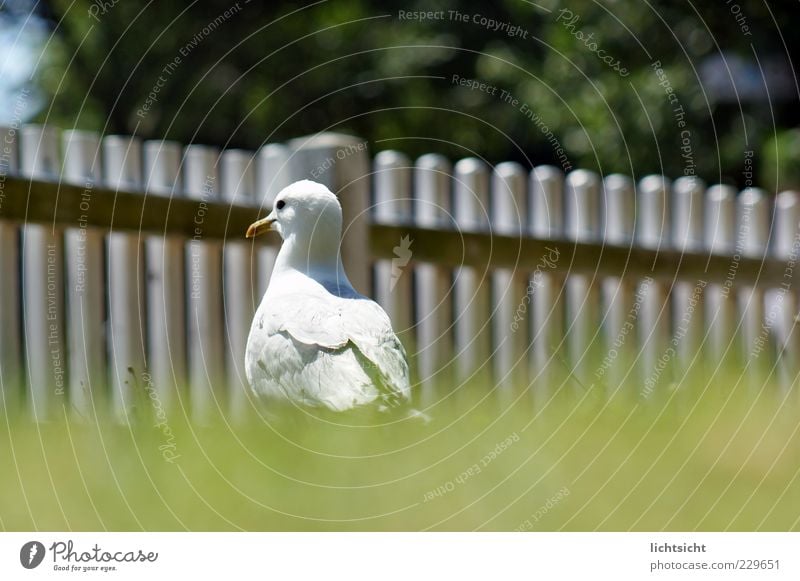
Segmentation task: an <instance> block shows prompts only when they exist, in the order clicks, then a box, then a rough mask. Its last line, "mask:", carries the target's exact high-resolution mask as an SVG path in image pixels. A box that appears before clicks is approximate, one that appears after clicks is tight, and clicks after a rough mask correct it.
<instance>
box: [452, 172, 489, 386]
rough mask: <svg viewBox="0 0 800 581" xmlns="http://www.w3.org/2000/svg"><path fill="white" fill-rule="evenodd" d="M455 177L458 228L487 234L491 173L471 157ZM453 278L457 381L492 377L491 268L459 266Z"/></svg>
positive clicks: (463, 381)
mask: <svg viewBox="0 0 800 581" xmlns="http://www.w3.org/2000/svg"><path fill="white" fill-rule="evenodd" d="M453 171H454V176H453V214H454V216H455V221H456V227H457V228H459V229H460V230H466V231H476V230H477V231H480V230H483V231H485V230H486V229H487V228H488V226H489V170H488V169H487V167H486V164H484V163H483V162H482V161H481V160H479V159H477V158H474V157H470V158H466V159H462V160H460V161H458V162H457V163H456V165H455V168H454V170H453ZM453 274H454V279H453V302H454V305H453V307H454V308H453V312H454V313H455V320H454V321H453V351H454V358H455V362H454V363H455V373H456V381H457V382H458V385H459V387H463V385H464V383H465V382H468V381H480V382H483V381H486V380H489V379H490V378H491V365H490V363H489V358H490V356H491V353H492V335H491V325H490V322H489V319H490V317H489V314H490V313H491V312H492V304H491V297H490V295H489V290H490V285H489V280H488V279H489V267H488V265H487V266H486V268H484V269H482V270H478V269H476V268H474V267H471V266H459V267H457V268H456V269H455V271H454V273H453Z"/></svg>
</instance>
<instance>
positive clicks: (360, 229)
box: [0, 125, 800, 420]
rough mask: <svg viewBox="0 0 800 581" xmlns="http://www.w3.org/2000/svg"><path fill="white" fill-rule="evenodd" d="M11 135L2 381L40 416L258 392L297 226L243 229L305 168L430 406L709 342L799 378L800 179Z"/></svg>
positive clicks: (658, 382) (362, 286) (355, 273)
mask: <svg viewBox="0 0 800 581" xmlns="http://www.w3.org/2000/svg"><path fill="white" fill-rule="evenodd" d="M0 141H2V153H0V276H2V278H0V387H1V388H2V396H3V403H4V404H5V405H6V406H16V405H19V404H22V405H24V406H25V407H26V408H27V409H29V410H30V412H31V414H32V415H33V417H34V418H36V419H38V420H45V419H47V418H51V417H53V416H55V415H63V414H64V413H67V414H75V415H77V416H78V417H90V416H91V415H92V414H93V413H96V412H97V411H98V410H97V407H96V405H97V404H98V402H100V401H102V402H110V405H111V406H112V408H113V412H114V413H115V414H116V415H117V416H118V417H120V418H122V419H124V418H125V417H126V416H127V414H128V413H129V410H130V408H131V405H132V402H133V401H134V400H135V396H136V394H137V390H140V391H139V395H141V394H145V395H146V397H147V398H149V400H150V401H151V402H152V405H153V406H154V407H156V408H157V409H163V410H166V409H180V410H183V411H184V412H185V413H186V414H188V415H191V417H193V418H196V419H198V420H202V419H203V418H204V417H207V416H208V415H209V414H211V413H213V412H214V411H215V410H218V409H219V410H224V411H227V412H228V413H230V414H231V415H232V416H235V417H238V416H241V415H243V414H245V413H247V410H249V409H251V408H252V406H253V404H254V402H253V401H252V398H251V396H250V394H249V391H248V390H247V387H246V380H245V375H244V369H243V362H244V348H245V342H246V338H247V333H248V331H249V326H250V321H251V318H252V315H253V313H254V311H255V308H256V306H257V304H258V301H259V300H260V297H261V295H262V294H263V292H264V290H265V289H266V285H267V284H268V281H269V274H270V271H271V267H272V264H273V261H274V258H275V255H276V252H277V244H278V240H277V239H276V238H277V237H264V239H263V240H262V239H261V238H259V239H258V240H256V241H251V240H246V239H245V238H244V232H245V230H246V228H247V225H248V224H249V223H251V222H252V221H254V220H255V219H257V218H258V217H260V216H263V215H264V214H266V213H267V212H268V211H269V210H270V209H271V204H272V200H273V199H274V196H275V195H276V193H277V192H278V191H280V189H281V188H283V187H284V186H285V185H287V184H289V183H291V182H292V181H294V180H296V179H304V178H307V179H314V180H316V181H320V182H323V183H325V184H326V185H328V186H329V187H330V188H331V189H332V190H333V191H335V192H336V193H337V194H338V195H339V197H340V199H341V201H342V205H343V209H344V214H345V222H344V223H345V236H344V240H343V244H342V251H343V256H344V261H345V266H346V268H347V270H348V274H349V276H350V279H351V281H352V282H353V284H354V286H356V288H357V289H358V290H360V291H362V292H363V293H365V294H368V295H370V296H373V297H374V298H375V299H376V300H377V301H378V302H380V303H381V304H382V305H383V306H384V308H385V309H386V310H387V312H388V313H389V315H390V316H391V318H392V320H393V323H394V326H395V328H396V329H397V330H398V332H399V334H400V336H401V338H402V339H403V341H404V343H405V344H406V347H407V349H408V350H409V353H410V355H411V359H412V362H413V367H414V376H415V381H417V382H418V383H419V384H420V385H419V387H418V389H417V393H418V394H420V398H421V402H422V403H423V404H424V405H433V404H435V402H436V401H439V400H440V398H441V397H442V394H443V393H447V392H448V391H450V392H452V391H454V390H457V389H458V388H459V387H460V386H463V385H466V384H468V383H471V382H473V381H475V382H476V383H478V384H482V385H486V386H487V389H488V388H490V387H492V386H494V387H496V388H497V389H496V390H494V391H493V393H496V394H504V393H511V392H512V390H511V388H512V387H513V386H515V385H516V386H530V387H531V388H532V391H539V392H542V393H545V392H547V391H548V390H550V391H552V390H553V389H555V388H556V387H557V386H554V385H552V378H553V377H555V375H556V373H555V370H557V369H558V370H560V371H561V372H563V371H564V370H565V369H566V371H567V373H568V376H569V377H570V378H572V379H573V380H574V382H575V383H576V384H578V385H582V386H584V387H589V386H591V385H594V384H598V383H600V384H603V385H605V386H606V387H607V388H611V389H616V387H617V386H621V385H623V384H627V385H632V386H633V387H632V389H635V390H638V391H639V393H640V395H642V396H643V397H646V396H648V395H649V394H651V393H652V392H653V391H654V390H658V389H665V388H666V387H667V386H669V385H670V384H673V385H674V384H675V383H679V382H680V381H681V378H682V377H684V376H685V373H684V371H685V370H686V369H688V368H690V367H692V366H696V365H698V363H700V362H702V364H703V365H705V366H706V367H709V366H710V367H711V368H712V371H713V369H717V368H719V366H720V365H722V364H723V362H725V361H726V360H729V359H736V360H738V361H741V362H744V363H745V366H746V367H748V368H749V369H751V370H755V369H758V370H760V371H762V372H764V373H763V374H762V375H763V377H767V376H768V375H770V374H773V375H774V376H775V377H777V378H779V380H780V383H782V384H784V385H786V386H791V385H793V383H794V381H795V379H796V377H797V373H798V356H800V350H799V349H800V345H798V342H797V341H798V340H797V333H795V331H794V326H795V315H796V313H797V310H798V304H797V288H796V285H794V281H793V274H794V267H795V262H796V258H797V252H798V248H799V247H800V238H799V237H798V235H799V231H798V224H800V194H798V193H796V192H782V193H780V194H778V195H777V197H774V196H770V195H768V194H767V193H766V192H764V191H763V190H760V189H757V188H749V189H747V190H745V191H743V192H741V193H738V192H736V191H735V190H734V189H733V188H732V187H729V186H724V185H717V186H712V187H710V188H707V187H706V186H705V184H703V183H702V181H701V180H699V179H696V178H693V177H683V178H680V179H677V180H675V181H674V182H672V181H670V180H668V179H666V178H664V177H662V176H646V177H644V178H642V179H640V180H639V181H638V183H635V182H634V181H633V180H632V179H631V178H629V177H626V176H623V175H610V176H607V177H606V178H605V179H601V178H600V177H599V176H598V175H596V174H594V173H593V172H590V171H585V170H576V171H572V172H571V173H569V174H568V175H566V176H565V175H563V173H562V172H561V171H560V170H558V169H556V168H554V167H550V166H539V167H536V168H534V169H533V170H532V171H528V170H526V169H525V168H523V167H522V166H521V165H519V164H517V163H513V162H506V163H501V164H499V165H497V166H495V167H493V168H492V167H489V166H488V165H487V164H486V163H485V162H483V161H482V160H479V159H476V158H468V159H462V160H460V161H458V162H457V163H456V164H455V165H451V164H450V162H449V161H448V160H447V159H445V158H444V157H442V156H440V155H437V154H427V155H423V156H422V157H420V158H419V159H417V160H416V161H414V162H412V161H411V160H409V159H408V158H407V157H406V156H405V155H403V154H402V153H400V152H397V151H382V152H380V153H378V154H377V155H376V156H375V158H374V160H370V157H369V152H368V149H367V146H366V144H365V143H364V142H363V141H360V140H358V139H356V138H354V137H350V136H345V135H339V134H320V135H315V136H311V137H308V138H298V139H295V140H293V141H291V142H289V143H287V144H268V145H265V146H264V147H262V148H261V149H260V150H259V151H258V152H249V151H242V150H226V151H223V152H221V153H220V151H218V150H217V149H215V148H212V147H207V146H202V145H188V146H186V147H184V146H182V145H180V144H177V143H173V142H167V141H146V142H144V143H142V142H140V140H139V139H138V138H135V137H124V136H106V137H103V138H101V137H100V136H98V135H96V134H94V133H90V132H84V131H58V130H56V129H55V128H51V127H43V126H35V125H26V126H22V127H4V128H0ZM762 375H757V376H755V377H757V378H760V377H762ZM560 376H563V373H561V375H560ZM481 382H482V383H481ZM436 386H438V387H440V388H441V387H442V386H444V388H445V391H442V390H441V389H435V387H436ZM104 405H105V404H104Z"/></svg>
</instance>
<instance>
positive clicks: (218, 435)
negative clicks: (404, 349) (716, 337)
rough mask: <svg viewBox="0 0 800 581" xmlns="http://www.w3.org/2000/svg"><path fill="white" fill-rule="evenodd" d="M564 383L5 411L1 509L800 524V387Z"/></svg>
mask: <svg viewBox="0 0 800 581" xmlns="http://www.w3.org/2000/svg"><path fill="white" fill-rule="evenodd" d="M551 387H552V389H549V390H546V392H545V391H544V390H541V389H540V388H539V387H538V386H533V387H531V388H527V389H519V390H510V391H508V392H506V393H503V394H500V393H499V390H498V389H497V388H494V389H493V388H492V387H491V386H490V387H487V386H483V385H467V386H463V387H462V388H461V389H459V390H456V391H450V392H448V391H447V390H441V391H440V395H441V399H440V400H439V403H437V405H435V406H434V407H432V408H431V409H429V410H428V413H429V415H430V416H431V418H432V419H431V421H430V422H429V423H427V424H426V423H424V422H422V421H420V420H418V419H412V420H408V419H406V418H405V416H401V415H397V416H394V415H385V414H374V415H370V414H367V413H361V414H356V415H352V416H351V415H342V416H338V415H337V416H317V417H312V416H310V415H308V414H307V413H303V412H298V411H296V412H293V413H287V412H282V413H281V414H280V416H279V417H278V418H275V417H272V418H268V417H266V416H261V415H257V414H254V415H253V417H250V418H248V419H246V420H244V421H243V422H240V423H237V424H234V423H232V422H230V421H229V420H228V419H227V418H226V417H225V416H223V415H220V416H218V417H216V418H213V419H211V420H209V421H208V422H205V423H204V424H202V425H200V424H197V423H191V422H188V421H186V418H185V414H184V413H183V411H182V410H181V408H180V407H178V408H177V409H173V410H171V411H169V412H168V413H167V415H166V423H164V422H163V421H162V422H161V425H160V426H156V424H157V423H159V420H158V419H157V418H155V417H154V416H153V415H152V413H150V411H151V410H150V409H149V408H148V405H147V404H148V402H147V401H146V400H145V399H143V398H141V399H140V401H139V404H138V406H137V409H136V410H135V412H134V418H133V420H132V422H131V423H130V424H129V425H120V424H118V423H115V422H114V421H112V420H111V418H109V417H105V416H104V415H103V414H100V416H99V417H97V418H95V419H94V420H92V421H86V420H83V421H81V420H78V419H75V418H71V417H69V418H68V417H67V416H68V414H65V415H64V417H62V418H60V419H57V420H54V421H51V422H49V423H45V424H34V423H31V422H29V421H28V420H27V419H26V418H25V416H24V415H23V414H20V413H14V412H11V411H7V412H6V413H5V414H4V416H5V417H4V420H3V423H5V424H6V425H5V429H4V430H3V435H2V437H1V438H0V462H2V466H3V470H2V472H0V490H2V495H0V526H2V528H3V529H4V530H30V529H39V530H63V529H67V530H105V529H107V530H185V529H188V530H240V529H243V530H420V529H426V530H547V531H557V530H570V531H575V530H580V531H583V530H589V531H593V530H615V531H617V530H623V531H626V530H778V531H785V530H800V478H798V473H799V472H800V435H799V434H798V430H799V429H800V421H799V420H800V413H799V412H800V405H798V399H799V398H798V395H797V389H795V391H794V392H785V391H781V390H779V389H778V388H777V387H776V386H775V385H772V384H771V383H766V384H764V385H761V384H757V385H755V386H753V385H752V383H747V382H744V381H740V377H739V376H738V375H735V374H731V375H729V376H725V377H721V376H718V377H715V378H713V380H702V381H700V380H698V379H695V380H694V381H693V382H692V384H691V385H681V386H678V387H677V388H676V387H671V388H666V387H665V388H663V389H660V390H659V391H657V392H656V393H654V394H653V395H652V396H650V397H649V398H648V399H646V400H642V399H640V398H639V397H638V395H637V394H636V393H615V394H613V395H609V391H608V389H601V388H600V387H597V386H595V387H592V388H590V389H583V388H580V387H576V386H575V385H574V384H571V383H569V382H564V383H561V382H554V383H553V384H552V385H551ZM618 391H621V390H618ZM549 393H552V395H548V394H549ZM498 402H503V403H498Z"/></svg>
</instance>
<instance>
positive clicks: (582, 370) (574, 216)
mask: <svg viewBox="0 0 800 581" xmlns="http://www.w3.org/2000/svg"><path fill="white" fill-rule="evenodd" d="M599 182H600V179H599V177H598V176H597V174H595V173H594V172H591V171H588V170H582V169H579V170H575V171H572V172H570V174H569V175H568V176H567V180H566V196H565V204H564V206H565V214H566V235H567V239H569V240H572V241H575V242H596V241H597V238H598V233H599V222H600V215H599V211H598V205H599V198H600V188H599ZM597 287H598V285H597V282H596V281H595V277H594V275H593V274H570V275H569V276H568V277H567V282H566V333H567V336H566V341H567V347H568V353H569V365H570V367H571V371H572V373H573V376H574V378H576V379H577V380H578V381H579V383H580V385H581V387H583V388H588V387H590V384H591V380H592V376H590V373H589V369H590V366H591V365H592V364H595V363H596V361H594V357H593V354H592V349H591V346H592V343H593V342H594V337H596V336H597V331H598V322H599V318H598V311H599V305H598V302H599V301H598V299H599V296H598V294H599V293H598V288H597Z"/></svg>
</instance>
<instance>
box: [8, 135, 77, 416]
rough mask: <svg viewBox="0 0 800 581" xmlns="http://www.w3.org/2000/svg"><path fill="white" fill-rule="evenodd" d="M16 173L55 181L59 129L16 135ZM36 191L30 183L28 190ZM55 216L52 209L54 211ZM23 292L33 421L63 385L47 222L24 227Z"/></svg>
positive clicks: (56, 240)
mask: <svg viewBox="0 0 800 581" xmlns="http://www.w3.org/2000/svg"><path fill="white" fill-rule="evenodd" d="M20 170H21V171H20V173H22V175H24V176H26V177H29V178H31V179H36V180H55V179H58V174H59V170H60V163H59V156H58V131H57V130H56V129H54V128H52V127H42V126H38V125H26V126H23V127H22V129H21V131H20ZM31 187H35V185H33V186H31ZM53 212H54V213H55V208H54V209H53ZM22 229H23V238H22V239H23V243H22V289H23V290H22V292H23V317H24V321H25V353H26V360H27V368H28V389H29V395H30V399H29V402H28V403H29V405H30V410H31V413H32V414H33V417H34V419H35V420H37V421H41V420H45V419H47V418H48V417H50V416H51V415H52V411H53V409H54V408H55V407H56V404H57V403H59V404H61V405H64V404H65V403H66V402H65V400H64V399H61V397H62V396H64V390H65V386H66V381H65V380H66V377H67V376H66V363H67V362H66V353H65V350H64V325H65V318H64V295H63V292H64V285H63V271H64V258H63V257H64V248H63V238H62V233H61V230H59V229H57V228H54V227H53V225H52V224H24V225H23V227H22Z"/></svg>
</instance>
